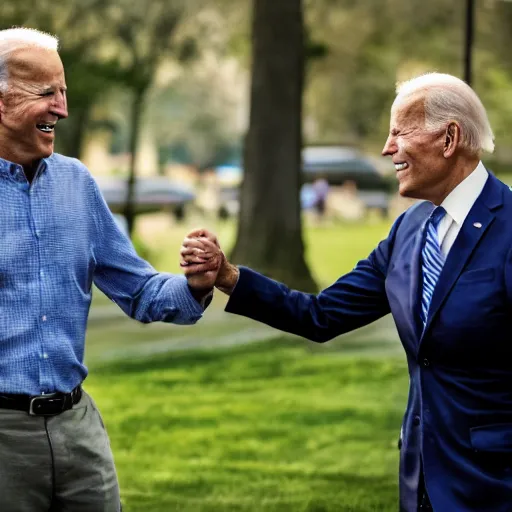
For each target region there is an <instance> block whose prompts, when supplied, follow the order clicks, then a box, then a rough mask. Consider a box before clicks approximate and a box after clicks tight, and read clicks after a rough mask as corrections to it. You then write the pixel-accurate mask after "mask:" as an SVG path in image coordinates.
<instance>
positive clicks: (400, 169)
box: [395, 163, 407, 171]
mask: <svg viewBox="0 0 512 512" xmlns="http://www.w3.org/2000/svg"><path fill="white" fill-rule="evenodd" d="M406 167H407V164H406V163H403V164H395V169H396V170H397V171H403V170H404V169H405V168H406Z"/></svg>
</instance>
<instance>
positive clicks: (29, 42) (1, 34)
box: [0, 28, 59, 93]
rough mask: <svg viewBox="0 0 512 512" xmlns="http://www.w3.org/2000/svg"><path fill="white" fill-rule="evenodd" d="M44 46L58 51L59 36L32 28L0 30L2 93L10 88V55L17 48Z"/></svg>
mask: <svg viewBox="0 0 512 512" xmlns="http://www.w3.org/2000/svg"><path fill="white" fill-rule="evenodd" d="M34 46H35V47H37V48H44V49H46V50H54V51H57V50H58V48H59V40H58V39H57V37H55V36H52V35H50V34H46V33H45V32H40V31H39V30H35V29H32V28H9V29H7V30H0V93H4V92H6V91H7V88H8V79H9V73H8V63H9V57H10V56H11V55H12V54H13V53H14V52H15V51H17V50H20V49H23V48H29V47H34Z"/></svg>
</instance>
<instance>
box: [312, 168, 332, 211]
mask: <svg viewBox="0 0 512 512" xmlns="http://www.w3.org/2000/svg"><path fill="white" fill-rule="evenodd" d="M311 187H312V189H313V192H314V195H315V199H314V208H315V212H316V215H317V217H318V219H319V220H322V219H323V218H324V217H325V209H326V207H327V198H328V196H329V182H328V181H327V180H326V179H325V178H324V177H323V176H319V177H318V178H317V179H316V180H315V181H314V182H313V184H312V186H311Z"/></svg>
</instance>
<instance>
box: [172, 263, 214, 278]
mask: <svg viewBox="0 0 512 512" xmlns="http://www.w3.org/2000/svg"><path fill="white" fill-rule="evenodd" d="M180 267H181V268H182V269H183V272H184V274H185V276H187V277H188V276H193V275H195V274H204V273H205V272H209V271H211V270H217V269H218V265H215V264H212V263H192V264H188V265H182V264H181V263H180Z"/></svg>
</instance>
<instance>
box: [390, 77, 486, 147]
mask: <svg viewBox="0 0 512 512" xmlns="http://www.w3.org/2000/svg"><path fill="white" fill-rule="evenodd" d="M396 92H397V97H396V99H395V102H397V101H401V100H403V99H406V98H407V97H409V96H411V95H414V96H416V95H418V96H419V97H421V98H422V99H423V100H424V108H425V127H426V128H427V130H439V129H441V128H443V127H444V126H446V125H447V124H449V123H450V122H452V121H455V122H456V123H458V124H459V126H460V129H461V144H462V145H463V146H464V147H465V148H466V149H468V150H469V151H471V152H473V153H476V154H480V153H481V152H482V151H487V152H489V153H492V152H493V151H494V134H493V132H492V128H491V125H490V123H489V119H488V117H487V112H486V110H485V108H484V106H483V104H482V102H481V101H480V98H479V97H478V96H477V94H476V93H475V91H473V89H471V87H470V86H469V85H468V84H467V83H466V82H464V81H463V80H460V79H459V78H457V77H455V76H452V75H447V74H443V73H427V74H425V75H421V76H418V77H416V78H413V79H411V80H408V81H407V82H403V83H400V84H397V88H396Z"/></svg>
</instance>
